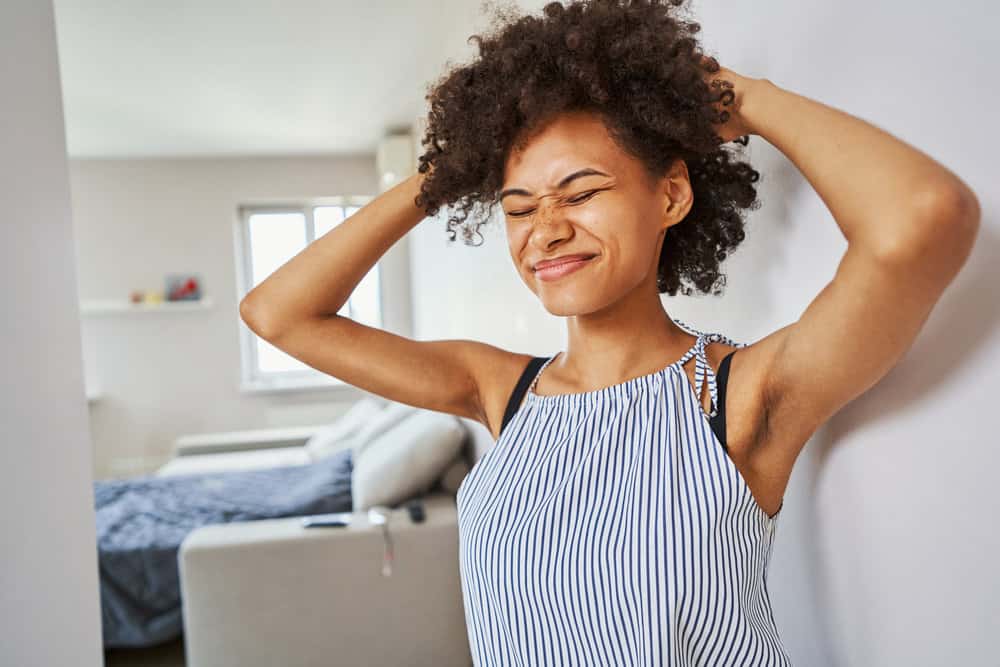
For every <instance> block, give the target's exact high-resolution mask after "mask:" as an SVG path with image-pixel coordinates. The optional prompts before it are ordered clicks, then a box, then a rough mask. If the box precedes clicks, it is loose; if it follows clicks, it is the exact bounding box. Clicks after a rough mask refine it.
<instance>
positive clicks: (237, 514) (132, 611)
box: [94, 449, 353, 648]
mask: <svg viewBox="0 0 1000 667" xmlns="http://www.w3.org/2000/svg"><path fill="white" fill-rule="evenodd" d="M352 470H353V459H352V453H351V450H350V449H345V450H342V451H340V452H338V453H336V454H334V455H332V456H330V457H328V458H326V459H323V460H321V461H318V462H316V463H310V464H308V465H301V466H286V467H282V468H268V469H265V470H246V471H239V472H225V473H205V474H196V475H182V476H176V477H155V476H145V477H137V478H133V479H125V480H108V481H97V482H94V498H95V505H96V514H97V547H98V556H99V564H100V581H101V620H102V625H103V637H104V646H105V647H107V648H111V647H141V646H152V645H154V644H159V643H162V642H165V641H169V640H171V639H174V638H176V637H178V636H180V634H181V632H182V624H181V594H180V580H179V573H178V565H177V554H178V549H179V547H180V545H181V542H183V541H184V538H185V537H186V536H187V534H188V533H190V532H191V531H192V530H194V529H195V528H199V527H201V526H205V525H208V524H215V523H229V522H231V521H253V520H257V519H275V518H279V517H288V516H302V515H307V514H325V513H328V512H348V511H350V510H351V471H352Z"/></svg>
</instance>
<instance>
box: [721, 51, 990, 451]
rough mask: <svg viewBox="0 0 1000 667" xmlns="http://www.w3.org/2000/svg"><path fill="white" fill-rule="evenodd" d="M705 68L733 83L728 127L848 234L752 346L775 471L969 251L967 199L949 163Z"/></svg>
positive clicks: (855, 121) (899, 339) (860, 382)
mask: <svg viewBox="0 0 1000 667" xmlns="http://www.w3.org/2000/svg"><path fill="white" fill-rule="evenodd" d="M717 76H721V77H723V78H730V79H736V80H737V88H739V87H741V86H742V88H743V90H742V91H741V92H742V99H741V101H740V103H739V106H738V110H737V112H736V114H735V117H734V118H733V119H732V120H731V121H730V123H732V125H733V128H731V130H730V131H731V134H736V135H738V134H742V133H743V132H744V131H745V130H748V131H749V132H750V133H753V134H757V135H760V136H761V137H763V138H764V139H766V140H767V141H768V142H770V143H771V144H773V145H774V146H775V147H776V148H778V149H779V150H780V151H781V152H782V153H784V155H785V156H786V157H788V158H789V160H791V161H792V162H793V163H794V164H795V166H796V167H798V169H799V171H800V172H801V173H802V174H803V175H804V176H805V178H806V179H807V180H808V181H809V183H810V184H811V185H812V186H813V187H814V188H815V190H816V192H817V193H818V194H819V196H820V197H821V198H822V200H823V202H824V203H825V204H826V205H827V207H828V208H829V209H830V211H831V213H832V214H833V217H834V220H835V221H836V223H837V225H838V226H839V228H840V230H841V231H842V232H843V234H844V236H845V237H846V239H847V242H848V248H847V251H846V252H845V254H844V256H843V259H842V260H841V262H840V265H839V267H838V269H837V272H836V275H835V276H834V277H833V279H832V280H831V281H830V283H829V284H827V285H826V286H825V287H824V288H823V289H822V290H821V291H820V292H819V294H818V295H817V296H816V297H815V299H814V300H813V301H812V302H811V303H810V304H809V306H808V307H807V308H806V309H805V311H804V312H803V313H802V315H801V317H799V319H798V320H797V321H796V322H794V323H792V324H790V325H788V326H785V327H783V328H781V329H779V330H778V331H775V332H774V333H772V334H770V335H769V336H767V337H765V338H763V339H761V340H759V341H757V342H756V343H755V344H754V346H753V347H756V348H757V350H756V351H755V352H754V354H755V355H756V356H757V358H758V361H760V360H765V361H766V368H767V372H766V382H765V386H766V396H765V400H764V404H765V406H766V408H765V413H766V417H765V418H764V420H763V421H764V423H765V424H769V425H770V426H769V428H766V429H765V430H764V435H763V436H762V438H761V440H760V443H759V451H758V452H757V454H756V458H757V462H756V465H757V466H758V467H760V468H762V469H763V468H772V469H775V468H776V469H787V468H789V467H790V466H791V464H792V462H793V461H794V459H795V457H796V456H797V455H798V453H799V451H800V449H801V448H802V446H803V445H804V444H805V442H806V441H807V440H808V438H809V437H810V435H811V434H812V433H813V432H814V431H815V430H816V428H818V426H819V425H820V424H822V423H823V422H824V421H826V420H827V419H828V418H829V417H831V416H832V415H833V414H834V413H836V412H837V411H838V410H839V409H840V408H841V407H843V406H844V405H845V404H846V403H848V402H849V401H851V400H852V399H854V398H855V397H857V396H858V395H860V394H861V393H863V392H864V391H866V390H867V389H869V388H870V387H871V386H872V385H874V384H875V383H876V382H877V381H878V380H879V379H880V378H882V377H883V376H884V375H885V374H886V373H887V372H888V371H889V370H890V369H891V368H892V367H893V366H894V365H895V364H896V363H897V362H898V360H899V359H900V358H901V357H902V356H903V354H904V353H905V351H906V350H907V349H908V348H909V347H910V345H911V344H912V343H913V340H914V339H915V338H916V335H917V333H918V332H919V331H920V328H921V327H922V326H923V324H924V322H925V321H926V320H927V318H928V315H929V314H930V312H931V309H932V308H933V307H934V304H935V303H937V301H938V299H939V298H940V296H941V294H942V292H943V291H944V289H945V287H947V285H948V284H949V283H950V282H951V281H952V279H953V278H954V277H955V275H956V274H957V273H958V271H959V269H960V268H961V267H962V265H963V264H964V262H965V261H966V258H967V257H968V255H969V253H970V251H971V248H972V245H973V242H974V239H975V236H976V232H977V229H978V226H979V216H980V212H979V204H978V202H977V200H976V197H975V195H974V194H973V193H972V191H971V190H970V189H969V188H968V187H967V186H966V184H965V183H963V182H962V181H961V180H960V179H959V178H958V177H957V176H956V175H955V174H953V173H952V172H951V171H949V170H948V169H946V168H945V167H944V166H942V165H941V164H939V163H938V162H935V161H934V160H933V159H931V158H930V157H928V156H927V155H926V154H924V153H922V152H921V151H919V150H917V149H916V148H913V147H912V146H909V145H908V144H906V143H904V142H903V141H901V140H899V139H897V138H896V137H894V136H892V135H891V134H889V133H888V132H885V131H883V130H881V129H879V128H878V127H875V126H874V125H872V124H870V123H868V122H865V121H864V120H861V119H859V118H857V117H854V116H852V115H850V114H848V113H845V112H843V111H840V110H837V109H834V108H831V107H829V106H826V105H824V104H822V103H820V102H817V101H815V100H812V99H809V98H807V97H804V96H802V95H798V94H796V93H793V92H791V91H788V90H785V89H782V88H781V87H779V86H777V85H775V84H773V83H772V82H770V81H769V80H767V79H753V80H749V79H744V78H742V77H739V76H738V75H735V74H733V73H732V72H730V71H729V70H724V71H722V72H720V73H719V74H718V75H717ZM723 136H724V135H723ZM724 138H726V137H725V136H724Z"/></svg>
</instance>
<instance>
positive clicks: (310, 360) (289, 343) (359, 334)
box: [268, 315, 510, 424]
mask: <svg viewBox="0 0 1000 667" xmlns="http://www.w3.org/2000/svg"><path fill="white" fill-rule="evenodd" d="M268 342H269V343H271V344H272V345H274V346H275V347H277V348H279V349H281V350H282V351H284V352H286V353H287V354H289V355H291V356H292V357H295V358H296V359H298V360H299V361H302V362H303V363H305V364H308V365H309V366H311V367H312V368H315V369H316V370H318V371H321V372H323V373H326V374H328V375H331V376H333V377H336V378H338V379H340V380H343V381H344V382H347V383H349V384H351V385H354V386H356V387H359V388H361V389H363V390H365V391H367V392H370V393H373V394H377V395H379V396H382V397H384V398H386V399H389V400H392V401H397V402H399V403H405V404H407V405H412V406H416V407H420V408H425V409H428V410H435V411H438V412H445V413H448V414H453V415H456V416H460V417H466V418H469V419H473V420H475V421H478V422H480V423H483V424H487V421H486V417H485V411H484V408H483V401H482V398H481V396H482V395H483V391H482V383H485V382H487V381H488V378H490V377H492V376H493V374H494V373H495V372H496V370H497V368H498V367H499V366H502V359H503V358H504V357H505V355H506V356H510V353H508V352H506V351H504V350H501V349H500V348H497V347H495V346H492V345H489V344H486V343H481V342H478V341H473V340H433V341H417V340H412V339H410V338H406V337H404V336H400V335H397V334H394V333H391V332H389V331H385V330H383V329H379V328H376V327H371V326H368V325H365V324H362V323H360V322H356V321H354V320H351V319H349V318H346V317H343V316H340V315H335V316H331V317H326V318H317V319H310V320H305V321H302V322H299V323H296V324H294V325H290V326H286V327H283V330H282V332H281V334H280V335H277V336H274V337H272V338H271V339H268Z"/></svg>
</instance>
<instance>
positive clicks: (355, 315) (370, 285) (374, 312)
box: [350, 264, 382, 327]
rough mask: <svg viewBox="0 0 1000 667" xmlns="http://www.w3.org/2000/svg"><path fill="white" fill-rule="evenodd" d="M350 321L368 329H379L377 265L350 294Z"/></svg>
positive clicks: (380, 321) (380, 322)
mask: <svg viewBox="0 0 1000 667" xmlns="http://www.w3.org/2000/svg"><path fill="white" fill-rule="evenodd" d="M350 304H351V319H353V320H354V321H355V322H361V323H362V324H367V325H368V326H370V327H381V326H382V318H381V317H380V312H381V310H382V308H381V307H380V306H379V274H378V264H376V265H375V266H373V267H372V268H371V270H370V271H369V272H368V273H366V274H365V277H364V278H362V279H361V282H360V283H358V286H357V287H355V288H354V293H352V294H351V299H350Z"/></svg>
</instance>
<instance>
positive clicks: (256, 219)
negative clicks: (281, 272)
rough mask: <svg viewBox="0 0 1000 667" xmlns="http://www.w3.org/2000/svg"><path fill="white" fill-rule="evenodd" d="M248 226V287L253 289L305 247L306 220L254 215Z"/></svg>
mask: <svg viewBox="0 0 1000 667" xmlns="http://www.w3.org/2000/svg"><path fill="white" fill-rule="evenodd" d="M249 225H250V263H251V273H252V275H251V280H252V281H253V285H252V286H251V287H256V286H257V285H258V284H259V283H260V282H261V281H262V280H264V279H265V278H267V277H268V276H269V275H271V274H272V273H274V271H275V270H276V269H277V268H278V267H280V266H281V265H282V264H284V263H285V262H287V261H288V260H290V259H291V258H292V257H294V256H295V255H297V254H298V253H299V252H301V251H302V249H303V248H305V247H306V217H305V216H304V215H303V214H301V213H254V214H252V215H251V216H250V221H249Z"/></svg>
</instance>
